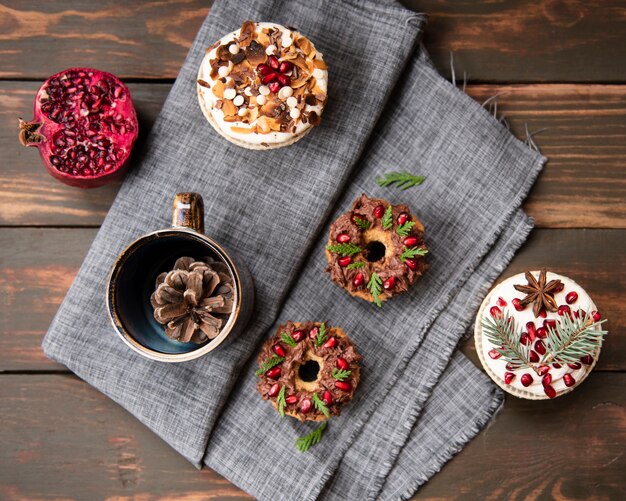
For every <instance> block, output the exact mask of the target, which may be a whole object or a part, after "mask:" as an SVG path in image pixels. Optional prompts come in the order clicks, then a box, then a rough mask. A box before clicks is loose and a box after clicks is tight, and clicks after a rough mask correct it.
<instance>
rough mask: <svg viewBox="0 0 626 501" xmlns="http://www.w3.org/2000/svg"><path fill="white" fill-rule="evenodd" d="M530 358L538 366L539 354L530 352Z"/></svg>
mask: <svg viewBox="0 0 626 501" xmlns="http://www.w3.org/2000/svg"><path fill="white" fill-rule="evenodd" d="M528 358H529V359H530V361H531V362H532V363H533V364H536V363H537V362H539V355H537V352H536V351H534V350H530V353H529V356H528Z"/></svg>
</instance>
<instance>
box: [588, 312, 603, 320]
mask: <svg viewBox="0 0 626 501" xmlns="http://www.w3.org/2000/svg"><path fill="white" fill-rule="evenodd" d="M591 318H593V321H594V322H599V321H600V319H601V318H602V315H600V313H599V312H597V311H592V312H591Z"/></svg>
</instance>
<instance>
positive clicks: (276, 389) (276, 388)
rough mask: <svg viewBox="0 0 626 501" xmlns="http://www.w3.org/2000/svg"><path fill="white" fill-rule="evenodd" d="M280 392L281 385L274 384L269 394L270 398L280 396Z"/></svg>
mask: <svg viewBox="0 0 626 501" xmlns="http://www.w3.org/2000/svg"><path fill="white" fill-rule="evenodd" d="M279 391H280V385H279V384H278V383H276V384H273V385H272V386H271V387H270V389H269V391H268V392H267V394H268V396H270V397H275V396H276V395H278V392H279Z"/></svg>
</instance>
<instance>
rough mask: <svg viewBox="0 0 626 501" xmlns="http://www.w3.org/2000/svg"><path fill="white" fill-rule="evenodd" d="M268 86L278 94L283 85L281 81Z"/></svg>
mask: <svg viewBox="0 0 626 501" xmlns="http://www.w3.org/2000/svg"><path fill="white" fill-rule="evenodd" d="M267 87H268V88H269V90H270V92H273V93H274V94H276V93H277V92H278V91H279V90H280V88H281V87H282V86H281V84H280V82H272V83H270V84H269V85H268V86H267Z"/></svg>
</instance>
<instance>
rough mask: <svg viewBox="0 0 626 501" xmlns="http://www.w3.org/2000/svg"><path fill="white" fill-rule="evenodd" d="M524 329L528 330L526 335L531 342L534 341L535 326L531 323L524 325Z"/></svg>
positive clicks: (535, 335) (535, 334)
mask: <svg viewBox="0 0 626 501" xmlns="http://www.w3.org/2000/svg"><path fill="white" fill-rule="evenodd" d="M526 329H527V330H528V335H529V336H530V339H531V341H534V340H535V339H536V338H537V329H536V328H535V324H534V323H533V322H528V323H527V324H526Z"/></svg>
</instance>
